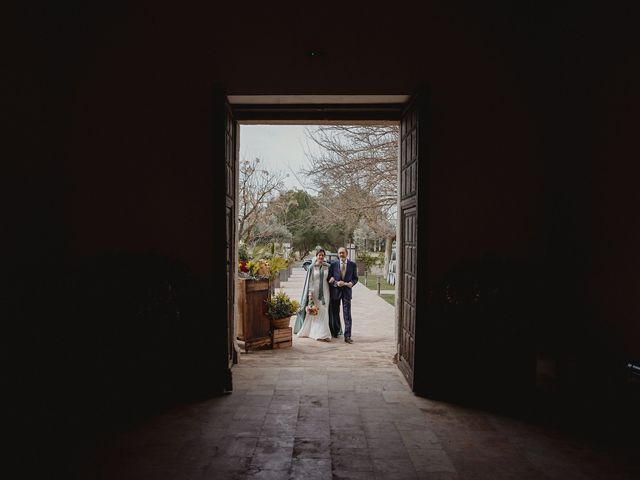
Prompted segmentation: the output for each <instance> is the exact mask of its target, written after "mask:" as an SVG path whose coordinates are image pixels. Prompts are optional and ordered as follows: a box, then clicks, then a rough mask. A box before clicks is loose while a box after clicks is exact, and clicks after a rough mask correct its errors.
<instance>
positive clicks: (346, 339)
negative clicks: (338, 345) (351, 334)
mask: <svg viewBox="0 0 640 480" xmlns="http://www.w3.org/2000/svg"><path fill="white" fill-rule="evenodd" d="M344 341H345V342H346V343H353V340H351V338H345V339H344Z"/></svg>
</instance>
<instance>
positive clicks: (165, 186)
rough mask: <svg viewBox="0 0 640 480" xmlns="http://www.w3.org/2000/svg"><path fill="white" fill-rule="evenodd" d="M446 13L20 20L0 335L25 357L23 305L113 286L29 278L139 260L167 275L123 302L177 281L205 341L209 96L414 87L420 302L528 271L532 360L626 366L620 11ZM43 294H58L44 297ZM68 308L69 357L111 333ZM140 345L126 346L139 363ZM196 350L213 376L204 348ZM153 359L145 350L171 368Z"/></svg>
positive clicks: (632, 197)
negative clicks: (421, 234) (423, 145)
mask: <svg viewBox="0 0 640 480" xmlns="http://www.w3.org/2000/svg"><path fill="white" fill-rule="evenodd" d="M345 3H346V4H345ZM442 3H443V5H437V4H430V5H429V6H423V8H425V10H423V11H421V13H420V14H419V15H418V14H415V12H413V11H412V8H411V7H410V6H405V5H402V4H394V8H385V9H382V10H379V9H377V8H373V7H371V6H370V5H367V6H366V8H365V7H363V6H362V5H358V4H357V2H342V3H341V4H340V5H339V8H338V3H337V2H336V3H335V4H332V3H329V4H323V5H322V6H313V5H309V6H301V5H300V4H299V2H297V3H291V4H287V3H286V2H285V3H284V4H278V5H277V6H274V5H273V4H270V3H264V2H262V3H257V4H256V5H254V6H252V7H251V8H249V7H247V6H245V5H244V4H243V5H240V4H238V5H235V4H232V3H229V2H226V4H225V5H222V6H219V5H217V4H213V3H212V4H211V5H210V6H206V7H205V6H194V5H188V4H181V5H179V6H178V5H170V6H163V5H159V4H158V3H157V2H147V3H146V4H145V3H144V2H140V3H138V4H132V3H127V4H122V5H118V4H117V3H116V4H114V3H112V2H109V3H108V4H106V3H105V4H104V5H99V4H95V3H94V4H92V6H87V5H84V4H82V2H76V3H75V4H67V6H66V7H59V8H53V7H50V8H48V9H47V8H40V9H39V8H37V7H32V8H31V7H30V8H29V9H27V8H24V7H23V8H22V10H18V11H16V12H15V14H16V18H17V22H16V24H15V26H16V27H17V28H16V29H15V32H13V33H14V34H15V35H13V43H12V45H15V46H16V48H15V49H13V51H12V54H11V56H10V60H11V67H10V69H9V72H8V75H6V76H5V81H8V82H9V87H10V88H9V89H8V91H10V92H11V95H9V96H8V98H7V100H8V105H9V108H8V109H6V110H5V111H6V112H8V113H9V114H10V116H9V117H10V118H8V125H9V126H10V128H11V130H9V131H10V132H11V137H12V138H11V140H12V141H11V142H10V143H9V145H10V146H12V147H13V148H12V150H13V152H12V156H11V159H12V160H11V161H9V162H7V163H8V165H7V167H8V169H9V172H10V175H7V176H6V177H5V178H7V179H9V182H8V186H7V188H6V189H4V191H5V193H7V199H6V201H5V205H6V206H9V208H8V209H7V210H8V212H7V216H6V218H7V219H8V228H7V231H9V232H11V234H10V235H8V236H6V235H5V236H4V238H3V239H2V241H3V245H4V244H6V246H4V247H3V249H2V252H3V263H4V264H5V265H7V272H10V274H9V275H7V288H6V289H5V291H7V292H11V293H10V294H8V295H7V296H6V301H7V302H8V303H7V305H8V311H10V312H12V313H13V315H14V316H15V319H16V320H15V327H16V328H17V329H18V330H19V331H20V332H21V333H24V328H25V325H29V326H30V327H29V328H30V330H29V331H30V332H31V334H32V335H36V337H37V341H35V344H38V345H40V344H41V343H43V342H44V340H43V339H44V337H43V336H42V333H41V332H42V331H49V330H48V329H51V328H52V327H51V326H50V325H49V326H48V327H47V329H44V330H43V329H41V328H40V327H41V326H42V325H43V324H45V323H48V322H49V320H48V318H49V317H48V316H47V320H45V319H43V317H39V316H38V315H36V314H35V313H33V312H31V313H29V314H27V313H25V310H24V309H22V308H21V307H20V305H23V304H24V303H29V302H32V303H33V302H34V298H35V299H36V300H38V301H39V302H40V305H41V306H42V309H40V310H39V311H42V310H45V311H46V310H47V308H49V307H48V305H49V304H48V303H47V302H50V305H55V308H54V309H55V310H56V311H60V312H62V311H65V306H64V305H61V304H60V301H59V300H57V299H56V298H58V299H59V298H69V297H71V299H69V300H68V301H69V302H72V303H73V302H77V300H76V299H77V298H78V297H81V298H94V302H95V303H94V304H93V306H94V308H95V310H96V311H97V310H99V309H100V302H104V301H106V302H108V301H109V298H113V295H114V292H115V293H116V294H119V293H118V292H120V290H118V288H117V287H114V283H115V284H116V285H117V284H118V282H117V281H114V282H111V283H109V282H107V283H109V284H110V285H111V286H102V287H100V288H101V289H102V290H101V291H100V292H98V294H97V297H91V296H87V295H88V294H87V293H86V292H84V293H83V292H80V293H77V292H76V291H75V290H73V291H72V290H69V288H67V287H66V286H65V285H67V284H68V283H64V282H62V283H61V284H56V285H57V286H56V287H55V288H53V287H51V286H50V285H49V284H48V283H47V282H45V281H41V280H39V279H43V278H44V279H48V280H47V281H51V282H54V283H55V279H59V278H61V277H62V278H66V279H70V280H69V282H71V283H72V284H77V282H76V283H74V282H75V280H74V279H77V278H84V277H79V275H80V274H79V273H78V272H85V273H86V272H87V269H88V270H89V274H90V276H92V277H93V278H94V280H95V279H100V278H105V277H107V278H115V279H117V278H119V276H121V275H123V273H122V272H123V271H127V272H130V271H136V272H138V271H139V270H140V269H141V268H142V269H144V268H145V267H142V266H143V265H146V263H145V262H147V261H149V260H148V259H149V258H154V259H155V260H151V262H156V263H155V264H157V265H161V266H162V265H166V264H169V265H171V266H172V267H171V268H168V267H158V268H157V269H156V270H154V271H162V272H165V273H162V274H160V273H159V274H158V278H155V279H149V278H146V279H145V278H143V277H141V276H139V275H132V276H131V277H132V278H140V280H139V284H138V286H137V287H135V286H132V287H131V288H132V289H133V290H134V291H136V292H137V293H133V294H132V295H133V296H134V297H135V298H134V301H133V303H132V305H134V304H135V305H138V304H139V303H140V302H142V303H144V302H145V301H147V300H144V299H145V298H147V297H145V295H143V294H142V293H140V292H143V291H145V292H146V291H148V285H149V284H154V285H156V284H158V282H159V283H160V284H162V282H164V281H165V280H167V278H166V277H170V276H171V275H174V276H178V277H179V278H180V279H182V278H189V279H190V280H189V281H188V282H186V281H183V283H182V284H183V285H187V284H188V285H191V287H189V288H190V290H189V293H185V294H184V295H185V298H187V299H189V300H185V301H186V302H193V305H196V306H194V307H192V308H191V309H190V311H191V312H192V315H193V320H192V321H193V325H196V326H195V327H193V329H192V330H189V331H190V332H191V334H193V335H194V337H193V338H195V336H199V337H202V335H201V334H202V332H203V331H204V332H205V333H206V334H207V335H210V336H213V337H215V338H217V339H218V340H220V338H223V337H224V334H223V335H222V336H221V337H218V335H219V334H220V333H222V330H218V329H217V328H218V327H220V326H221V325H223V322H224V320H223V317H222V316H221V315H219V312H218V314H213V313H212V312H213V309H214V308H215V303H213V302H214V295H215V293H214V292H213V290H212V285H213V279H214V278H216V277H217V276H218V275H219V274H220V273H221V272H222V267H223V265H224V260H223V259H222V258H220V254H221V252H223V251H224V248H223V238H222V235H221V230H220V229H221V226H222V224H223V219H222V218H216V217H215V216H214V209H213V202H214V195H215V192H216V191H219V189H220V188H222V185H223V183H222V182H223V180H222V177H221V175H220V174H219V173H218V172H219V171H218V170H216V167H217V166H218V165H220V164H221V162H222V158H220V157H218V156H216V155H215V154H214V151H213V150H212V146H211V131H212V92H213V85H214V84H221V85H222V86H224V88H225V89H226V90H227V92H228V93H230V94H407V93H411V92H413V91H415V90H416V89H417V88H418V87H420V86H422V85H428V87H429V90H430V92H431V99H430V104H431V106H430V109H431V118H430V130H431V134H430V135H431V136H430V141H429V142H430V147H429V148H430V152H429V166H428V175H429V192H428V196H429V201H428V204H429V207H428V215H429V230H428V252H429V279H428V284H429V286H431V287H434V288H435V287H438V286H441V285H442V282H443V281H445V279H446V278H448V276H450V275H451V272H455V271H458V270H460V269H464V268H466V267H467V266H468V265H478V264H479V263H480V264H481V263H482V262H483V261H484V260H486V259H494V260H495V259H498V260H499V262H500V264H501V265H504V264H509V265H513V268H516V269H517V268H522V271H521V272H520V273H522V272H524V271H525V270H526V271H527V272H533V273H531V276H530V277H529V278H530V279H531V278H533V279H534V280H535V281H532V282H531V283H532V284H533V285H534V287H535V289H536V290H534V289H533V287H532V290H531V291H530V292H529V293H530V295H529V297H527V295H526V294H523V296H524V297H525V298H527V299H528V301H529V302H531V303H530V304H531V305H535V308H534V307H532V308H534V310H535V311H536V313H537V316H536V318H535V322H534V325H533V332H532V338H534V339H535V343H536V346H537V348H540V349H544V350H545V351H548V352H550V355H552V357H554V358H561V359H563V360H562V361H563V362H564V364H565V365H573V367H571V368H574V369H575V368H577V367H576V366H575V365H576V364H577V363H580V362H582V361H583V360H589V361H590V363H592V364H594V363H595V364H601V362H600V360H603V361H605V362H607V361H611V362H612V365H613V367H612V368H614V369H615V368H618V367H619V361H620V360H622V359H625V358H628V359H631V358H638V357H640V351H639V350H638V345H640V342H639V341H638V340H639V338H638V337H639V335H640V330H639V327H638V322H637V321H635V318H636V317H637V314H638V308H639V307H638V306H637V304H636V302H635V298H634V288H635V286H636V285H637V282H635V280H634V277H635V275H634V274H635V272H636V270H637V268H634V267H637V266H638V256H637V255H636V254H635V251H634V247H635V246H636V245H637V243H638V242H637V240H638V226H637V222H635V213H636V210H637V206H638V200H637V193H636V192H635V190H634V189H633V187H634V185H633V182H634V176H633V169H632V165H631V161H632V159H633V158H635V156H637V155H634V154H635V153H636V151H637V147H636V144H635V141H634V134H635V130H636V129H635V128H634V127H635V126H636V124H637V121H636V115H635V111H636V109H635V108H633V107H634V106H636V105H637V104H638V93H637V92H636V91H635V89H634V88H633V87H634V86H635V84H637V79H638V63H637V58H634V57H633V55H632V54H633V52H634V48H636V47H637V40H636V39H635V38H633V37H632V36H631V35H632V32H633V31H634V27H633V25H634V24H633V20H632V19H633V18H634V15H633V14H634V13H637V12H631V11H626V10H624V9H622V8H614V7H604V6H598V5H597V4H596V3H593V4H588V3H587V4H585V3H584V2H580V4H579V6H577V5H574V2H564V3H563V2H549V4H553V5H545V4H544V2H542V3H539V2H536V3H535V5H534V4H532V5H525V6H519V7H517V8H516V7H513V6H512V5H511V2H493V3H491V4H490V5H487V4H486V2H485V3H484V4H483V5H482V6H478V5H476V4H475V2H442ZM445 3H446V6H444V4H445ZM603 5H604V4H603ZM310 50H315V51H318V52H319V53H320V54H319V55H317V56H314V57H311V56H309V55H308V52H309V51H310ZM14 132H15V133H14ZM220 172H221V170H220ZM113 256H116V257H117V258H119V259H120V260H119V261H118V262H124V263H126V265H125V267H123V268H121V269H117V268H112V267H113V266H112V264H110V262H109V261H108V260H107V261H105V258H106V259H109V258H112V257H113ZM118 262H116V264H119V263H118ZM487 264H488V265H490V264H491V263H490V262H489V263H487ZM60 272H62V273H60ZM167 272H173V273H167ZM175 272H182V273H175ZM185 272H186V273H185ZM16 278H18V279H20V281H14V279H16ZM180 279H178V280H175V282H178V283H180V282H181V281H182V280H180ZM90 283H91V282H88V283H87V284H90ZM34 285H39V286H38V287H37V288H35V287H34ZM60 285H62V286H60ZM185 288H186V287H185ZM56 289H61V290H62V291H63V292H62V293H61V294H60V295H58V296H57V297H55V298H53V299H52V298H51V297H52V295H51V293H50V292H52V291H58V290H56ZM183 291H184V290H183ZM34 292H35V293H34ZM69 292H75V293H73V295H70V294H69ZM193 292H198V293H193ZM524 293H527V292H524ZM43 299H44V300H43ZM136 302H138V303H136ZM36 303H37V302H36ZM83 305H84V306H83V308H86V309H87V310H86V311H85V310H82V312H83V315H84V316H83V321H84V324H83V325H84V328H83V329H80V328H77V329H76V328H75V327H74V328H68V329H67V330H66V331H68V332H69V335H70V336H69V337H68V338H67V339H66V340H65V341H66V342H68V344H77V343H81V344H82V343H83V342H90V341H94V340H95V337H96V335H95V334H96V333H97V332H100V331H101V327H99V326H97V325H96V322H100V321H107V320H96V318H99V317H100V316H99V315H97V314H95V315H94V314H92V313H91V308H90V307H91V305H87V304H86V303H85V304H83ZM52 308H53V307H52ZM131 308H133V307H131ZM522 308H523V309H524V308H525V307H522ZM49 309H50V310H51V308H49ZM30 315H31V316H30ZM210 319H213V320H212V321H211V323H209V320H210ZM62 322H64V319H63V320H62ZM54 325H55V324H54ZM71 325H76V324H74V323H71ZM31 327H33V328H31ZM150 328H152V327H150ZM172 328H176V329H178V330H179V329H180V328H181V327H180V325H179V324H177V325H174V326H173V327H172ZM21 329H22V330H21ZM34 332H35V333H34ZM38 332H40V333H38ZM194 332H195V333H194ZM185 335H186V334H185ZM28 338H31V337H28ZM89 338H92V339H94V340H88V339H89ZM126 338H127V334H126V333H124V334H123V336H122V342H123V343H125V339H126ZM185 338H187V339H186V340H185V342H186V343H185V345H188V343H189V340H188V338H190V337H189V335H187V336H186V337H185ZM205 338H206V335H205ZM194 341H195V340H194ZM26 343H28V342H26ZM44 343H46V342H44ZM25 345H26V344H25ZM585 346H588V348H585ZM27 347H28V346H25V348H27ZM29 348H30V347H29ZM153 348H155V347H153ZM27 349H28V348H27ZM151 349H152V347H151V346H149V345H147V344H145V343H144V341H143V340H141V343H140V351H141V352H145V351H151ZM62 350H64V348H63V349H62ZM116 350H117V349H116ZM191 350H193V349H191ZM198 350H199V351H200V353H201V357H202V358H204V359H208V361H213V362H214V363H215V362H216V360H211V358H213V357H211V356H210V355H209V354H210V352H208V351H207V348H206V346H200V347H198ZM60 351H61V350H60V349H52V348H51V347H47V348H44V349H43V350H33V351H31V350H29V352H30V353H29V354H28V355H29V356H30V358H31V364H32V365H33V368H36V369H37V365H39V364H40V363H41V362H43V361H45V354H44V353H43V352H46V355H53V356H56V355H59V352H60ZM154 351H155V350H154ZM170 351H171V350H170V349H168V348H167V349H165V350H163V349H162V348H160V349H158V350H157V352H160V353H156V354H157V355H158V358H163V359H164V360H165V361H166V360H167V358H173V357H171V355H174V353H166V355H169V357H164V353H162V352H170ZM596 351H597V352H605V353H603V354H602V355H600V354H599V353H598V354H596V353H594V352H596ZM194 361H195V360H194ZM204 361H205V363H206V361H207V360H204ZM169 363H170V362H169ZM218 363H219V361H218ZM561 363H562V362H561ZM566 369H570V367H569V366H567V367H566V368H565V370H566ZM607 371H608V370H605V372H604V373H605V375H603V376H602V377H599V379H598V380H597V381H598V382H602V381H604V380H603V378H604V377H605V376H606V372H607ZM23 373H24V372H23V371H20V370H18V371H17V374H16V376H17V377H20V376H21V375H22V374H23ZM567 375H568V377H567V378H569V377H571V375H573V376H575V375H576V373H575V372H574V373H572V374H567ZM560 377H561V375H560V374H558V378H560ZM35 378H36V380H34V382H35V383H34V388H37V378H38V377H35ZM211 378H217V377H215V375H214V376H213V377H211ZM571 378H572V377H571ZM216 381H219V379H218V380H215V381H214V383H215V382H216ZM567 381H568V380H567ZM589 381H590V380H589V379H588V378H586V379H583V382H589ZM195 382H196V383H197V381H195Z"/></svg>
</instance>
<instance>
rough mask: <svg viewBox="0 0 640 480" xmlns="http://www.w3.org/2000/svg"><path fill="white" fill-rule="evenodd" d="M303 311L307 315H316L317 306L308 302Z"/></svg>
mask: <svg viewBox="0 0 640 480" xmlns="http://www.w3.org/2000/svg"><path fill="white" fill-rule="evenodd" d="M305 311H306V312H307V313H308V314H309V315H317V314H318V306H317V305H316V304H315V303H314V302H313V300H309V303H308V304H307V306H306V307H305Z"/></svg>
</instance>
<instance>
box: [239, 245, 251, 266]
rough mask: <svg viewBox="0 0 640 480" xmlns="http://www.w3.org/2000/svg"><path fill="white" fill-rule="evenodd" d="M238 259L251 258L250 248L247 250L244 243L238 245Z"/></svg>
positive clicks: (243, 260)
mask: <svg viewBox="0 0 640 480" xmlns="http://www.w3.org/2000/svg"><path fill="white" fill-rule="evenodd" d="M238 259H239V260H240V261H241V262H246V261H248V260H249V250H247V246H246V245H244V244H241V245H240V246H239V247H238Z"/></svg>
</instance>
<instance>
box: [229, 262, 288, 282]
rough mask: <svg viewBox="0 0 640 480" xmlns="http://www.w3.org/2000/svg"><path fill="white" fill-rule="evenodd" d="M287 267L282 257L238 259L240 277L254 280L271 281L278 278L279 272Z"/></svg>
mask: <svg viewBox="0 0 640 480" xmlns="http://www.w3.org/2000/svg"><path fill="white" fill-rule="evenodd" d="M288 266H289V262H288V261H287V260H285V259H284V258H282V257H273V258H271V259H266V258H261V259H259V260H248V259H243V258H240V259H239V262H238V270H239V273H240V276H241V277H244V278H252V279H254V280H264V279H269V280H273V279H274V278H276V277H277V276H278V273H279V272H280V270H284V269H286V268H287V267H288Z"/></svg>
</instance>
